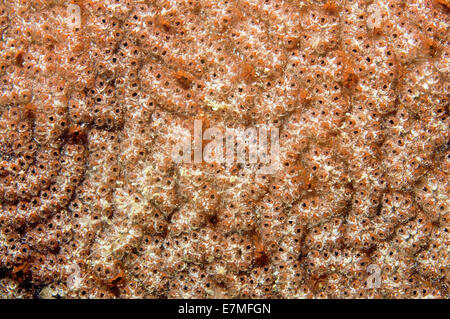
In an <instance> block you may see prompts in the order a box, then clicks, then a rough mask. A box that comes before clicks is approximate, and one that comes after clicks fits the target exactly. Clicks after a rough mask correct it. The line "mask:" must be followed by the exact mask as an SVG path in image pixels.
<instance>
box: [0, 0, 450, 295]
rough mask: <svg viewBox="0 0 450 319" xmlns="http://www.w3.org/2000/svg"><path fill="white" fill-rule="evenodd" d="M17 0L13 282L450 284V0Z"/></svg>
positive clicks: (67, 290)
mask: <svg viewBox="0 0 450 319" xmlns="http://www.w3.org/2000/svg"><path fill="white" fill-rule="evenodd" d="M2 3H3V5H1V6H0V34H1V41H0V52H1V55H0V79H1V82H0V86H1V90H0V199H1V202H0V297H3V298H32V297H41V298H52V297H62V298H84V297H87V298H115V297H120V298H231V297H232V298H254V297H258V298H358V297H369V298H373V297H384V298H413V297H416V298H426V297H432V298H436V297H437V298H447V297H448V285H449V239H450V238H449V234H448V229H449V212H448V204H449V198H448V194H449V184H448V174H449V171H450V150H449V118H448V112H449V110H448V92H449V79H448V74H449V62H450V61H449V55H450V46H449V39H448V27H449V23H450V17H449V7H450V5H449V3H448V1H444V0H439V1H427V0H391V1H388V0H381V1H364V0H339V1H319V0H318V1H313V0H311V1H289V0H286V1H281V0H229V1H212V0H210V1H208V0H205V1H200V0H198V1H196V0H179V1H175V0H172V1H163V0H161V1H158V0H155V1H150V0H149V1H127V0H104V1H101V0H86V1H81V0H80V1H73V3H75V4H77V5H78V6H79V7H80V12H81V24H80V27H79V28H73V25H71V24H70V23H68V11H67V6H68V5H69V4H71V2H69V1H58V0H48V1H47V0H4V1H2ZM194 119H197V120H202V121H203V125H204V126H205V127H219V128H226V127H232V128H248V127H255V126H257V125H270V126H274V127H278V128H279V129H280V156H281V163H280V168H279V170H278V171H277V172H276V173H275V174H273V175H260V174H257V173H256V170H257V165H234V166H232V167H227V166H224V165H220V164H217V163H216V164H212V165H210V164H207V163H202V164H176V163H174V162H173V160H172V159H171V146H172V145H173V144H174V143H176V141H177V138H179V134H178V133H179V132H180V128H192V126H193V122H194ZM369 265H373V266H371V267H372V268H373V267H375V268H373V269H375V270H377V269H378V272H377V273H378V274H379V275H380V278H379V283H380V286H379V288H376V287H375V288H370V282H368V278H372V277H370V276H371V273H370V272H368V271H367V270H368V267H369ZM372 275H373V274H372ZM368 286H369V287H368ZM368 288H370V289H368Z"/></svg>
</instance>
